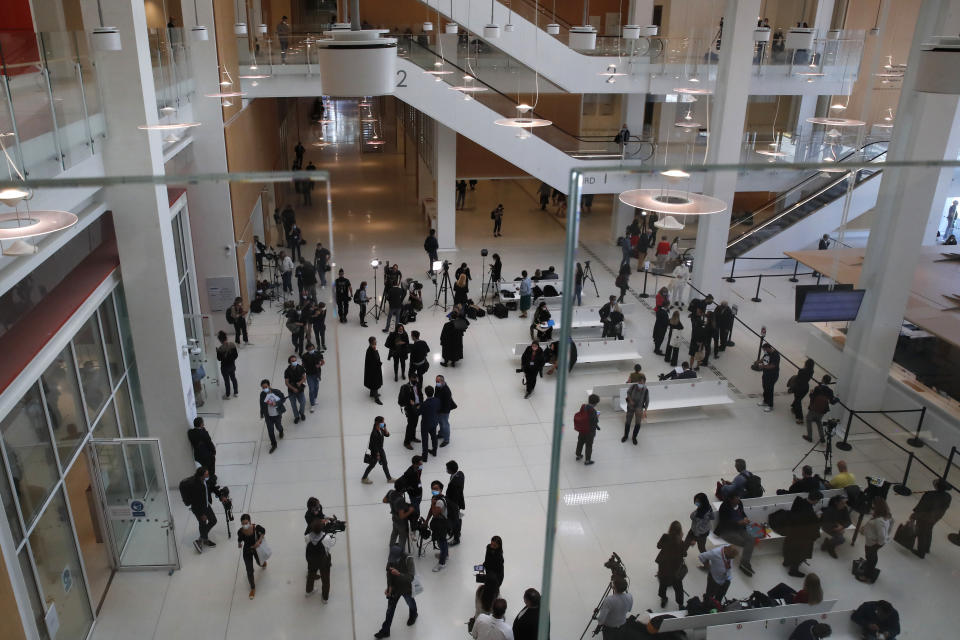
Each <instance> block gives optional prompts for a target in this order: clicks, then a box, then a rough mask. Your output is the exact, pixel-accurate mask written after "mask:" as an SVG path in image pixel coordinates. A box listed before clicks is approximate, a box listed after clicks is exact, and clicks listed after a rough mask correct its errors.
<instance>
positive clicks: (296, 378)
mask: <svg viewBox="0 0 960 640" xmlns="http://www.w3.org/2000/svg"><path fill="white" fill-rule="evenodd" d="M287 363H288V366H287V369H286V371H284V372H283V381H284V382H285V383H286V385H287V389H288V390H289V391H290V393H289V394H287V397H288V398H290V406H291V407H293V424H297V423H299V422H300V421H301V420H306V419H307V416H306V415H304V413H303V408H304V406H305V405H306V404H307V398H306V395H305V394H304V393H303V391H304V389H306V387H307V370H306V369H305V368H304V367H303V365H302V364H300V360H298V359H297V356H290V357H289V358H288V359H287ZM310 410H311V411H313V405H311V408H310Z"/></svg>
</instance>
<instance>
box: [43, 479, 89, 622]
mask: <svg viewBox="0 0 960 640" xmlns="http://www.w3.org/2000/svg"><path fill="white" fill-rule="evenodd" d="M30 548H31V549H32V550H33V560H34V562H35V563H36V567H37V577H38V579H39V580H40V589H41V591H42V592H43V601H44V602H45V603H47V605H48V606H49V605H50V604H53V605H55V606H56V607H57V617H58V618H59V620H60V630H59V631H58V632H57V637H58V638H85V637H86V635H87V631H89V630H90V626H91V625H92V624H93V612H92V611H91V610H90V600H89V598H88V597H87V587H86V585H85V584H84V582H83V572H82V571H81V569H80V555H79V553H78V552H77V546H76V544H75V543H74V539H73V528H72V527H71V526H70V515H69V513H68V511H67V503H66V500H64V497H63V493H62V492H61V491H58V492H57V494H56V496H55V497H54V499H53V500H52V501H51V502H50V506H48V507H47V509H46V510H45V511H44V512H43V516H41V518H40V521H39V522H38V523H37V528H36V529H35V530H34V531H33V533H32V534H30Z"/></svg>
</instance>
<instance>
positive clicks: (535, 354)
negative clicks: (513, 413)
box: [520, 340, 546, 399]
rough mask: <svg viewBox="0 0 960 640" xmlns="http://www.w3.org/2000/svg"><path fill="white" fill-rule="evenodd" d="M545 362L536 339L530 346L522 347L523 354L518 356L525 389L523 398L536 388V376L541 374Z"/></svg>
mask: <svg viewBox="0 0 960 640" xmlns="http://www.w3.org/2000/svg"><path fill="white" fill-rule="evenodd" d="M545 362H546V360H544V357H543V349H541V348H540V343H539V342H537V341H536V340H534V341H533V342H531V343H530V346H529V347H527V348H526V349H524V351H523V355H522V356H520V369H521V370H522V371H523V380H524V384H525V385H526V390H527V392H526V394H524V396H523V397H524V399H526V398H529V397H530V394H531V393H533V390H534V388H536V386H537V376H542V375H543V366H544V364H545Z"/></svg>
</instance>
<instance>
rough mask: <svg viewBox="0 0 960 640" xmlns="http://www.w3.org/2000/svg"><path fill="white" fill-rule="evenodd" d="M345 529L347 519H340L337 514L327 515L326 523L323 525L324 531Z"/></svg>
mask: <svg viewBox="0 0 960 640" xmlns="http://www.w3.org/2000/svg"><path fill="white" fill-rule="evenodd" d="M346 530H347V521H346V520H340V519H339V518H337V516H335V515H332V516H327V524H325V525H324V526H323V532H324V533H330V534H334V533H341V532H343V531H346Z"/></svg>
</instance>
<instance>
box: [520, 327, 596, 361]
mask: <svg viewBox="0 0 960 640" xmlns="http://www.w3.org/2000/svg"><path fill="white" fill-rule="evenodd" d="M559 335H560V334H558V333H557V332H556V330H554V332H553V340H551V341H550V342H555V341H556V340H557V338H558V337H559ZM601 340H608V338H599V337H598V338H577V340H576V341H575V343H576V345H577V349H578V351H577V353H578V354H579V349H580V343H581V342H600V341H601ZM530 342H533V341H532V340H531V341H529V342H518V343H516V344H514V345H513V350H512V351H511V353H512V354H513V356H514V357H515V358H519V357H520V356H522V355H523V352H524V351H526V349H527V347H529V346H530ZM548 346H549V345H548V343H546V342H541V343H540V347H541V348H543V349H544V350H546V348H547V347H548ZM577 362H580V360H577Z"/></svg>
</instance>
